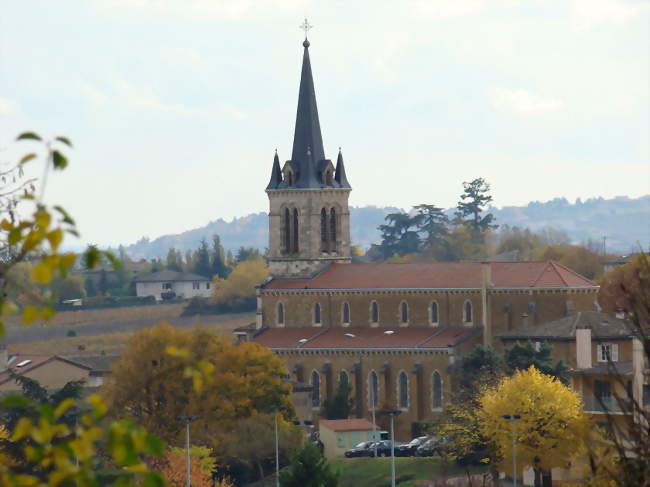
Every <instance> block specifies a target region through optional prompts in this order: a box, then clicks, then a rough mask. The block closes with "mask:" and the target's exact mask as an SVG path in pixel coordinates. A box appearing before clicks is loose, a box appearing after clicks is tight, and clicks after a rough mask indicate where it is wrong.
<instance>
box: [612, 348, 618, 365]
mask: <svg viewBox="0 0 650 487" xmlns="http://www.w3.org/2000/svg"><path fill="white" fill-rule="evenodd" d="M611 347H612V362H618V343H613V344H612V345H611Z"/></svg>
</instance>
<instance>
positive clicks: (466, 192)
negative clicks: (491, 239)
mask: <svg viewBox="0 0 650 487" xmlns="http://www.w3.org/2000/svg"><path fill="white" fill-rule="evenodd" d="M489 192H490V185H489V184H488V183H487V182H486V181H485V179H483V178H477V179H475V180H473V181H470V182H469V183H467V182H464V183H463V194H462V195H460V201H459V202H458V206H457V207H456V209H457V211H456V221H457V222H458V223H461V224H463V225H465V226H467V227H469V228H471V229H472V231H473V233H474V237H475V239H476V240H482V239H483V233H484V232H486V231H487V230H489V229H491V228H497V227H498V225H495V224H493V223H492V222H493V221H494V215H493V214H492V213H488V214H486V215H483V211H484V210H485V205H487V204H488V203H490V202H491V201H492V196H491V195H490V194H489Z"/></svg>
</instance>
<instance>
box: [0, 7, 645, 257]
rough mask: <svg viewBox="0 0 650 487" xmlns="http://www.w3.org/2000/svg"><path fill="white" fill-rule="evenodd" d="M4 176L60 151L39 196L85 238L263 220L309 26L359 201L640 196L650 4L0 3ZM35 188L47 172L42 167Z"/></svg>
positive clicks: (131, 237) (330, 153)
mask: <svg viewBox="0 0 650 487" xmlns="http://www.w3.org/2000/svg"><path fill="white" fill-rule="evenodd" d="M0 7H1V8H0V163H4V164H7V163H9V162H10V161H12V160H17V158H18V157H19V155H22V154H24V153H25V152H26V151H28V150H30V149H31V147H30V143H27V142H21V143H16V142H15V141H14V139H15V136H16V135H17V134H18V133H20V132H22V131H25V130H35V131H38V132H39V133H41V134H43V135H46V136H48V137H54V136H57V135H65V136H67V137H69V138H70V139H72V141H73V143H74V148H73V149H72V150H69V151H68V156H69V159H70V166H69V168H68V169H67V170H65V171H63V172H59V173H56V174H54V175H52V176H51V177H50V178H49V179H48V183H47V187H46V196H45V197H46V200H47V201H48V202H51V203H53V204H54V203H57V204H61V205H62V206H64V207H65V208H66V209H67V210H68V211H69V212H70V213H71V214H72V215H73V217H74V218H75V219H76V221H77V224H78V227H79V229H80V231H81V235H82V242H87V243H96V244H100V245H117V244H120V243H121V244H129V243H133V242H135V241H136V240H138V239H140V238H141V237H143V236H146V237H149V238H155V237H157V236H160V235H163V234H169V233H178V232H182V231H185V230H189V229H192V228H196V227H200V226H203V225H205V224H206V223H208V222H209V221H212V220H216V219H218V218H225V219H230V218H232V217H237V216H243V215H246V214H249V213H252V212H259V211H266V210H267V208H268V200H267V197H266V194H265V193H264V188H265V187H266V184H267V182H268V179H269V176H270V171H271V164H272V161H273V153H274V150H275V149H277V150H278V154H279V156H280V159H281V161H284V160H287V159H289V157H290V156H291V145H292V137H293V129H294V123H295V111H296V103H297V96H298V84H299V76H300V64H301V60H302V49H303V48H302V41H303V33H302V31H300V30H299V28H298V27H299V25H300V24H301V22H302V21H303V19H304V17H305V16H306V17H307V18H308V19H309V22H310V24H312V25H313V26H314V28H313V29H312V30H311V31H310V32H309V39H310V42H311V47H310V56H311V61H312V69H313V73H314V80H315V87H316V97H317V101H318V109H319V114H320V122H321V128H322V131H323V139H324V143H325V153H326V156H327V157H329V158H330V159H333V160H335V158H336V154H337V151H338V148H339V147H341V148H342V151H343V156H344V159H345V164H346V171H347V175H348V179H349V181H350V183H351V184H352V187H353V191H352V193H351V196H350V204H351V205H354V206H363V205H378V206H384V205H390V206H397V207H402V208H410V207H411V206H413V205H416V204H420V203H431V204H436V205H438V206H442V207H451V206H455V204H456V202H457V201H458V196H459V194H460V193H461V191H462V182H463V181H469V180H472V179H474V178H477V177H484V178H485V179H486V180H487V181H488V182H489V183H490V184H491V186H492V194H493V196H494V204H495V205H496V206H499V207H501V206H508V205H524V204H527V203H528V202H529V201H535V200H538V201H547V200H550V199H553V198H556V197H566V198H568V199H569V200H573V199H575V198H578V197H579V198H582V199H586V198H590V197H598V196H602V197H605V198H611V197H615V196H620V195H626V196H629V197H638V196H641V195H645V194H648V193H650V149H649V142H648V141H649V137H650V136H649V134H650V108H649V107H650V103H649V88H648V87H649V86H650V74H649V73H650V66H649V63H650V61H649V59H650V52H649V50H650V48H649V45H650V44H649V42H648V39H649V26H650V1H648V0H454V1H453V2H451V1H448V0H400V1H388V0H358V1H349V0H348V1H339V0H329V1H327V2H323V1H320V2H317V1H309V0H257V1H253V0H61V1H59V2H52V1H51V0H44V1H34V0H21V1H19V2H17V1H12V0H0ZM30 164H32V165H34V167H33V168H32V171H37V172H38V173H40V169H38V170H37V166H36V164H37V163H36V162H32V163H30Z"/></svg>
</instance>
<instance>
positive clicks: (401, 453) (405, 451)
mask: <svg viewBox="0 0 650 487" xmlns="http://www.w3.org/2000/svg"><path fill="white" fill-rule="evenodd" d="M427 439H428V436H418V437H417V438H413V439H412V440H411V441H409V442H408V443H404V444H403V445H400V446H399V447H397V448H396V449H395V456H396V457H412V456H414V455H415V451H416V450H417V449H418V447H419V446H421V445H423V444H424V443H425V442H426V441H427Z"/></svg>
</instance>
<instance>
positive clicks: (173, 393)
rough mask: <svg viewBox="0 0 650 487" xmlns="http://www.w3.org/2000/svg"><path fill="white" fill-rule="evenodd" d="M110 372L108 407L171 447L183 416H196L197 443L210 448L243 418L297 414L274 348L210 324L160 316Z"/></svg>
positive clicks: (194, 436) (180, 434)
mask: <svg viewBox="0 0 650 487" xmlns="http://www.w3.org/2000/svg"><path fill="white" fill-rule="evenodd" d="M170 352H171V353H170ZM197 369H198V372H197ZM112 372H113V376H112V377H113V381H112V382H111V383H110V384H108V385H107V386H106V387H105V388H104V391H103V392H104V394H105V395H106V397H107V400H108V402H109V406H110V411H111V414H113V415H114V416H117V417H127V418H130V419H133V420H135V421H136V422H138V423H139V424H141V425H143V426H145V427H146V428H147V429H148V431H151V432H152V433H155V434H156V435H158V436H159V437H160V438H161V439H163V440H165V441H166V442H167V443H168V444H169V445H171V446H182V444H183V432H184V428H183V426H182V425H181V423H180V422H179V421H178V420H177V418H178V417H179V416H187V415H192V416H198V418H199V419H198V420H197V421H195V422H193V423H192V424H191V427H190V435H191V438H192V443H193V444H198V445H206V446H209V447H210V448H212V449H217V447H218V446H219V444H220V443H221V442H222V440H223V439H224V435H225V432H226V431H228V429H229V428H232V427H233V425H234V424H235V423H236V422H237V421H238V420H240V419H243V418H248V417H250V416H253V415H255V414H259V413H269V412H271V411H273V410H275V409H278V410H279V411H280V413H281V414H282V415H283V417H284V418H285V419H291V418H293V416H294V410H293V406H292V404H291V402H290V399H289V393H290V390H291V387H290V385H289V384H287V383H286V382H285V381H284V379H283V377H284V375H285V374H286V370H285V367H284V363H283V362H282V361H281V360H280V359H279V358H278V357H277V356H276V355H274V354H273V353H272V352H271V351H270V350H269V349H267V348H264V347H261V346H259V345H257V344H255V343H243V344H241V345H233V344H232V343H231V342H230V341H229V340H228V339H225V338H223V337H221V336H219V335H217V334H216V333H215V332H213V331H210V330H206V329H190V330H184V329H177V328H173V327H172V326H170V325H169V324H167V323H160V324H158V325H156V326H154V327H152V328H148V329H145V330H141V331H140V332H138V333H136V334H135V335H134V336H133V337H132V338H131V340H130V341H129V343H128V345H127V347H126V349H125V350H124V352H123V353H122V356H121V358H120V360H119V361H118V362H117V363H116V364H115V365H114V367H113V370H112ZM197 374H198V375H197Z"/></svg>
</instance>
